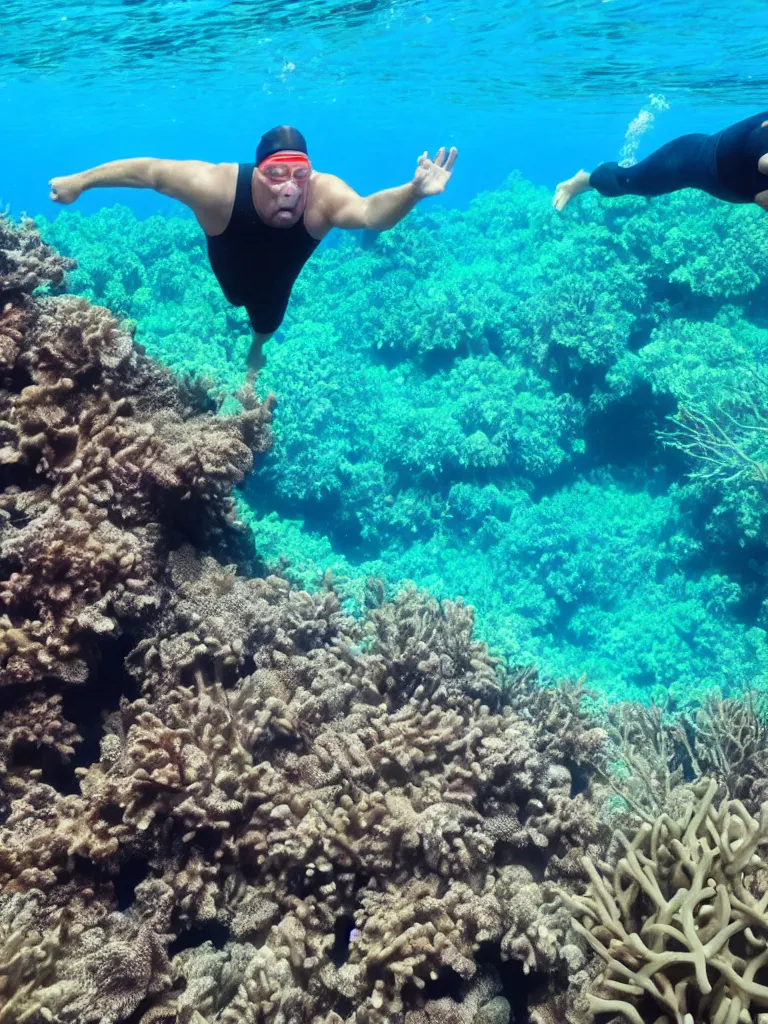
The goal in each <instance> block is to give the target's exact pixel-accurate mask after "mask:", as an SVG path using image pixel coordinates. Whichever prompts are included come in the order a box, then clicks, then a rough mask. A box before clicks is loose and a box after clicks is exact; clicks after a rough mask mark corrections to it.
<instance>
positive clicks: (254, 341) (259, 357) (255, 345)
mask: <svg viewBox="0 0 768 1024" xmlns="http://www.w3.org/2000/svg"><path fill="white" fill-rule="evenodd" d="M274 333H275V332H274V331H270V332H269V333H268V334H265V333H264V332H262V331H255V330H251V347H250V349H249V350H248V360H247V364H248V383H249V384H252V383H253V381H254V380H255V379H256V375H257V374H258V372H259V370H263V369H264V364H265V362H266V360H265V358H264V353H263V352H262V348H263V347H264V345H265V344H266V343H267V342H268V341H269V339H270V338H271V337H272V335H273V334H274Z"/></svg>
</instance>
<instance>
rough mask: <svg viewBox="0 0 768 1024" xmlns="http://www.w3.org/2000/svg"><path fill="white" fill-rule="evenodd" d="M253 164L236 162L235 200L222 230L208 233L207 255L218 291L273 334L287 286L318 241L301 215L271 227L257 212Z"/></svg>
mask: <svg viewBox="0 0 768 1024" xmlns="http://www.w3.org/2000/svg"><path fill="white" fill-rule="evenodd" d="M255 166H256V165H255V164H240V166H239V170H238V174H237V189H236V191H235V205H234V207H233V208H232V216H231V217H230V219H229V224H228V225H227V227H226V229H225V230H224V231H223V232H222V234H220V235H206V239H207V241H208V258H209V260H210V261H211V267H212V269H213V272H214V274H215V275H216V279H217V280H218V282H219V284H220V285H221V290H222V291H223V292H224V295H225V297H226V299H227V301H228V302H231V303H232V305H233V306H245V308H246V311H247V313H248V317H249V319H250V321H251V326H252V327H253V329H254V331H256V332H257V333H259V334H271V333H272V332H273V331H276V330H277V328H278V327H279V326H280V324H281V323H282V321H283V317H284V316H285V310H286V308H287V306H288V300H289V299H290V297H291V289H292V288H293V285H294V283H295V281H296V278H297V277H298V276H299V274H300V273H301V270H302V268H303V266H304V264H305V263H306V262H307V260H308V259H309V257H310V256H311V255H312V253H313V252H314V251H315V249H316V248H317V247H318V245H319V244H320V242H319V241H318V240H317V239H316V238H312V236H311V235H310V234H309V232H308V231H307V229H306V227H305V226H304V218H303V217H302V218H301V220H300V221H298V222H297V223H296V224H294V225H293V227H290V228H273V227H270V226H269V225H268V224H265V223H264V221H263V220H262V219H261V217H260V216H259V215H258V213H257V212H256V209H255V207H254V205H253V197H252V194H251V180H252V178H253V171H254V167H255Z"/></svg>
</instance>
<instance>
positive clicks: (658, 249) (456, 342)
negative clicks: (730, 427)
mask: <svg viewBox="0 0 768 1024" xmlns="http://www.w3.org/2000/svg"><path fill="white" fill-rule="evenodd" d="M41 226H42V227H43V233H44V235H45V236H46V237H48V238H50V239H51V241H53V242H54V243H55V244H56V245H57V246H59V247H60V248H61V249H62V250H63V251H64V252H66V253H67V254H69V253H74V254H76V255H77V257H78V259H79V262H80V269H79V270H78V271H77V272H76V274H75V276H74V277H73V279H72V287H73V288H75V290H78V291H80V292H82V293H83V294H86V295H88V297H89V298H91V299H93V300H95V301H101V302H107V303H108V304H110V305H111V306H112V307H113V308H114V309H116V310H117V311H118V312H121V313H123V314H124V315H125V316H127V317H129V318H131V319H133V320H134V321H135V323H136V333H137V338H138V340H139V341H140V342H142V343H143V344H144V345H145V346H146V348H147V349H148V350H149V351H150V353H152V354H154V355H158V356H160V357H161V358H163V359H164V360H166V361H167V362H169V363H170V364H171V365H172V366H173V367H174V368H175V369H177V370H181V371H185V372H186V371H195V372H197V373H199V374H202V375H203V376H204V377H206V378H207V379H208V381H209V383H210V386H211V387H212V388H213V389H215V390H216V391H218V392H219V394H220V395H222V396H223V395H225V394H228V393H230V394H231V393H232V392H234V391H235V390H236V389H237V387H238V386H239V385H240V384H241V382H242V379H243V374H244V360H245V353H246V351H247V347H248V329H247V321H246V318H245V316H244V314H243V313H242V311H240V310H233V309H232V308H231V307H229V306H228V305H227V304H226V302H225V301H224V299H223V297H222V295H221V293H220V291H219V289H218V288H217V286H216V283H215V281H214V279H213V276H212V274H211V272H210V270H209V269H208V266H207V258H206V253H205V248H204V239H203V236H202V233H201V232H200V230H199V229H198V228H197V226H196V225H195V223H194V221H192V220H191V219H184V218H170V219H166V218H161V217H155V218H150V219H148V220H146V221H138V220H136V219H135V218H133V216H132V215H131V214H129V213H128V212H127V211H125V210H121V209H120V208H116V209H115V210H105V211H102V212H101V213H100V214H98V215H97V216H96V217H92V218H83V217H80V216H79V215H77V214H72V213H71V212H69V211H66V212H65V213H63V214H61V215H60V216H59V217H58V218H57V219H56V221H54V222H53V223H51V224H47V223H45V224H42V225H41ZM767 231H768V222H766V221H765V218H764V217H761V215H760V213H759V211H757V210H752V209H746V208H739V207H729V206H727V205H725V204H720V203H716V202H714V201H711V200H709V199H707V198H706V197H703V196H700V195H695V194H693V193H691V194H687V193H680V194H677V195H674V196H671V197H667V198H665V199H660V200H655V201H654V202H648V201H646V200H643V199H637V198H626V199H619V200H615V201H611V202H605V201H598V200H596V199H594V197H586V198H585V200H584V201H583V202H581V203H580V204H579V205H578V206H577V205H575V204H574V206H573V207H569V209H568V212H567V215H565V216H558V215H556V214H554V212H553V211H552V209H551V206H550V199H549V196H548V195H547V193H546V191H545V190H543V189H536V188H534V187H533V186H532V185H530V183H528V182H525V181H524V180H522V179H521V178H520V177H519V175H512V176H511V177H510V179H509V181H508V182H507V183H506V184H505V186H504V187H502V188H501V189H498V190H495V191H494V192H487V193H483V194H481V195H479V196H478V197H477V198H476V199H475V200H474V201H473V203H472V204H471V205H470V208H469V210H468V211H466V212H460V211H457V210H434V211H429V212H426V213H423V212H421V211H419V212H417V214H415V215H414V216H412V217H410V218H409V219H408V220H407V221H405V222H404V223H402V224H401V225H398V226H397V227H396V228H394V229H393V230H392V231H390V232H387V233H385V234H382V235H379V236H373V235H370V234H365V235H363V236H362V237H354V236H350V235H345V236H342V237H341V239H340V244H338V245H337V246H336V247H335V248H332V247H330V246H326V247H324V249H323V250H321V251H320V252H319V253H318V254H317V256H316V257H315V258H314V259H313V261H312V262H311V263H310V264H309V265H308V267H307V268H306V270H305V272H304V273H303V274H302V276H301V277H300V279H299V281H298V282H297V285H296V288H295V290H294V295H293V298H292V301H291V305H290V307H289V313H288V318H287V320H286V324H285V329H284V330H283V331H282V332H280V334H279V335H278V337H277V338H276V339H275V340H273V341H271V342H269V343H268V345H267V347H266V354H267V368H266V370H265V371H264V372H263V374H262V377H261V378H260V386H261V387H262V388H263V389H264V390H265V391H266V390H272V391H274V392H275V393H276V395H277V397H278V407H277V411H276V414H275V432H276V444H275V447H274V451H273V453H272V454H271V455H270V457H269V458H268V460H267V462H266V465H265V466H264V467H263V469H262V473H261V476H260V484H259V490H258V493H255V492H254V493H251V492H248V491H246V494H245V499H246V501H247V503H248V508H247V516H248V518H249V520H250V521H251V523H252V525H253V528H254V530H255V532H256V535H257V542H258V544H259V546H260V549H261V550H262V553H263V555H264V557H265V559H266V560H267V561H268V562H269V563H270V564H274V565H278V564H285V563H286V562H288V563H290V566H289V567H288V569H287V571H288V572H289V573H291V574H293V575H294V576H295V578H297V579H299V580H300V581H301V582H302V583H303V584H305V585H308V584H311V583H312V582H315V583H319V582H320V581H322V580H323V579H324V575H325V571H326V569H331V570H333V571H334V572H335V573H336V574H337V575H341V576H343V577H344V578H346V579H347V580H348V581H349V583H348V589H349V594H350V601H351V602H352V604H354V603H355V602H357V601H359V600H362V599H363V598H361V596H360V595H362V594H364V589H365V588H364V584H363V580H364V578H365V576H366V575H371V574H373V575H379V576H383V577H384V578H385V579H386V580H387V582H388V584H389V585H390V587H392V588H396V587H397V586H398V585H400V583H401V581H402V580H404V579H413V580H415V581H416V582H418V583H419V584H426V585H429V586H431V587H432V588H433V589H434V590H435V591H436V592H438V593H440V594H441V595H444V596H454V595H456V594H459V593H460V594H463V595H464V596H465V597H467V599H468V600H471V601H472V602H473V603H474V604H475V605H476V607H477V613H478V620H479V623H480V626H481V629H482V630H483V635H484V636H485V637H486V638H487V639H488V640H489V641H490V642H491V643H492V644H493V645H494V646H496V647H497V648H499V649H500V650H502V651H503V652H504V653H506V654H508V655H509V656H511V657H523V656H525V657H528V656H535V657H536V658H538V659H539V660H540V661H541V662H542V663H543V664H544V665H545V666H546V667H547V668H548V669H549V670H550V671H551V672H553V673H556V674H568V673H573V672H579V673H580V671H581V668H582V667H586V668H587V669H588V671H589V674H590V676H591V677H592V682H597V683H599V684H601V685H602V686H603V687H605V688H608V689H610V690H611V692H614V691H615V692H617V693H618V692H619V691H622V690H623V692H626V691H627V690H628V691H630V692H631V693H633V694H635V695H641V696H644V697H648V696H649V695H650V694H652V693H654V692H659V691H660V690H663V691H665V692H666V691H668V690H670V689H671V690H672V691H673V692H674V693H675V694H676V695H677V696H678V698H679V699H680V700H682V701H685V700H687V699H688V698H689V696H691V695H692V694H693V693H695V692H700V691H702V690H706V689H707V688H709V687H711V686H713V685H718V686H721V687H722V688H723V689H724V690H727V689H728V688H729V687H739V686H743V685H749V684H751V683H752V682H753V681H754V679H755V678H756V677H757V676H758V675H759V674H760V673H761V672H763V671H764V667H765V664H766V650H767V649H768V648H766V640H765V633H764V630H763V625H762V619H761V618H760V614H761V613H760V596H759V581H760V579H761V578H762V570H761V568H760V565H761V561H762V562H764V556H762V555H760V554H759V543H760V538H761V537H762V536H764V529H765V522H764V519H765V516H764V509H765V507H766V505H765V494H764V488H763V486H762V483H761V481H760V480H759V479H756V478H754V477H752V478H749V477H748V475H747V476H745V475H744V474H742V475H741V476H740V477H739V478H738V479H737V480H734V479H732V478H729V477H728V476H727V474H720V475H719V476H716V477H712V478H708V477H706V476H705V475H703V474H702V473H701V459H700V458H698V451H695V450H693V449H692V448H691V447H690V446H689V447H687V448H686V445H685V443H682V444H681V443H679V442H680V439H681V436H682V435H684V433H685V430H684V428H683V427H682V426H681V424H682V423H684V422H686V421H685V420H684V419H681V417H685V415H686V412H687V413H688V414H690V415H693V416H697V417H700V418H699V419H698V420H696V422H697V423H705V422H709V421H711V422H712V423H715V424H721V425H722V424H723V423H724V422H725V420H724V419H723V417H728V416H730V417H731V418H732V419H733V421H734V422H735V423H736V428H735V429H736V433H735V435H734V436H735V438H736V441H737V442H742V441H743V442H745V443H746V444H747V452H748V455H749V457H750V458H751V459H752V461H753V462H755V463H756V464H759V463H761V461H762V454H761V449H760V448H759V442H760V441H761V438H762V435H761V434H760V432H759V431H760V429H761V428H762V421H761V419H760V415H761V413H760V410H761V408H765V407H766V405H765V403H766V401H768V391H767V392H766V393H765V394H763V391H762V390H761V387H760V386H759V384H756V385H755V386H752V385H751V384H750V380H753V382H754V381H757V380H758V378H759V372H760V367H761V366H762V365H765V357H766V354H768V353H767V352H766V350H767V349H768V330H766V329H765V327H764V324H765V323H766V313H767V312H768V307H766V305H765V300H764V299H763V298H762V295H763V293H764V285H765V284H766V283H768V280H767V279H768V245H767V244H766V242H768V238H767V237H766V232H767ZM761 286H763V288H762V289H761ZM750 375H753V376H752V378H750ZM761 403H762V405H761ZM701 417H709V421H707V420H702V419H701ZM687 422H688V423H689V425H690V422H691V421H690V420H689V421H687ZM681 430H682V435H681Z"/></svg>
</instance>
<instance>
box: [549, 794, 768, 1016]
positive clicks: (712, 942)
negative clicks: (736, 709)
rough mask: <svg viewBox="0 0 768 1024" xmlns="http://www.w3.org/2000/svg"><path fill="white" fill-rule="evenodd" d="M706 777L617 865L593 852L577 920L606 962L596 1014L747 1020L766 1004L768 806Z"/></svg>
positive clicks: (627, 846) (592, 996)
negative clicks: (683, 807) (723, 793)
mask: <svg viewBox="0 0 768 1024" xmlns="http://www.w3.org/2000/svg"><path fill="white" fill-rule="evenodd" d="M717 788H718V787H717V782H716V781H715V780H712V781H710V782H709V783H706V782H705V783H702V784H701V785H700V787H699V789H698V801H697V802H696V803H695V804H694V805H693V806H692V807H690V808H689V809H688V811H687V812H686V813H685V814H684V815H683V816H681V817H680V818H677V819H673V818H671V817H669V816H668V815H661V816H660V817H659V818H658V819H657V820H656V821H655V822H654V824H653V825H644V826H643V827H642V828H641V829H640V830H639V831H638V832H637V834H636V835H635V837H634V839H633V840H632V841H631V842H628V841H626V840H624V855H623V856H622V857H621V858H620V859H619V861H618V863H617V864H616V865H615V866H614V867H612V868H611V867H609V866H608V865H605V864H603V865H597V866H596V865H595V864H594V863H593V862H592V860H591V859H589V858H586V859H585V868H586V870H587V871H588V873H589V876H590V882H589V886H588V889H587V893H586V894H585V895H584V896H569V897H566V901H567V903H568V904H569V905H570V907H571V908H572V910H573V913H574V915H575V917H574V922H573V923H574V928H575V929H576V931H577V932H578V933H579V934H581V935H582V936H583V937H584V938H585V939H586V940H587V942H588V943H589V945H590V946H591V948H592V949H593V950H594V951H595V952H596V953H597V955H598V957H599V958H600V959H601V960H602V961H603V965H602V969H601V971H600V973H599V974H598V976H597V978H596V979H595V981H594V982H593V983H592V984H591V985H590V986H589V990H588V1003H589V1008H590V1011H591V1013H592V1014H594V1015H595V1017H596V1018H597V1019H600V1020H605V1019H606V1018H607V1016H609V1015H610V1016H611V1019H612V1020H617V1021H618V1020H624V1021H629V1022H631V1024H645V1022H648V1021H654V1022H655V1024H662V1022H670V1021H674V1022H676V1024H737V1022H742V1021H745V1022H746V1021H753V1020H756V1019H757V1020H758V1021H759V1020H762V1019H764V1018H765V1012H764V1011H765V1008H766V1007H768V984H766V982H768V974H767V972H766V963H767V962H768V952H767V947H768V917H766V913H765V907H766V902H767V901H768V885H767V884H766V883H767V882H768V878H766V873H765V867H764V854H763V852H762V851H763V850H764V848H765V846H766V845H768V804H763V805H762V807H761V808H760V811H759V815H758V817H753V816H752V815H751V814H749V813H748V811H747V810H746V808H745V807H744V806H743V804H741V803H740V802H739V801H737V800H724V801H722V803H720V804H719V806H715V804H714V800H715V796H716V793H717Z"/></svg>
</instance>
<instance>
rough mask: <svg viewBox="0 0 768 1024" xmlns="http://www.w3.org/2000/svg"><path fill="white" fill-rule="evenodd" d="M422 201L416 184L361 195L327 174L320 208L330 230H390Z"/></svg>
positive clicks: (323, 183)
mask: <svg viewBox="0 0 768 1024" xmlns="http://www.w3.org/2000/svg"><path fill="white" fill-rule="evenodd" d="M318 184H320V182H318ZM421 198H422V197H421V196H420V195H419V193H418V192H417V190H416V189H415V187H414V185H413V183H412V182H411V183H409V184H408V185H400V186H398V187H397V188H388V189H384V190H383V191H382V192H374V193H373V194H372V195H370V196H361V195H358V193H357V192H355V190H354V189H353V188H350V187H349V185H347V184H346V182H344V181H342V180H341V178H336V177H334V176H333V175H332V174H324V175H323V181H322V194H321V200H320V208H321V212H322V214H323V217H324V219H325V221H326V222H327V224H328V226H329V227H332V228H345V229H346V230H349V231H353V230H355V229H356V228H368V229H369V230H370V231H386V230H387V229H388V228H392V227H394V226H395V224H398V223H399V222H400V221H401V220H402V219H403V217H405V216H407V215H408V214H409V213H410V212H411V210H412V209H413V208H414V206H415V205H416V204H417V203H418V201H419V199H421Z"/></svg>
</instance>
